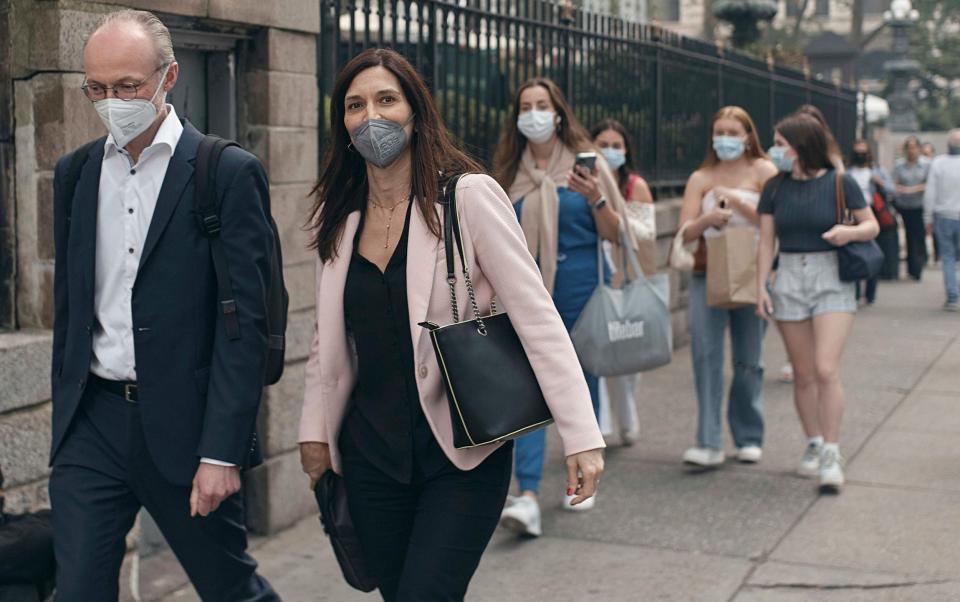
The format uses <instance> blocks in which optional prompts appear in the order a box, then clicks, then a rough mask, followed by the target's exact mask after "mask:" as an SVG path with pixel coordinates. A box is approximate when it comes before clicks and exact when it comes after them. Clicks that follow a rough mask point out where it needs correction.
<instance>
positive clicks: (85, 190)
mask: <svg viewBox="0 0 960 602" xmlns="http://www.w3.org/2000/svg"><path fill="white" fill-rule="evenodd" d="M103 151H104V145H103V144H95V145H93V147H92V148H91V149H90V153H89V154H88V155H87V161H86V163H84V165H83V169H81V170H80V178H79V179H78V180H77V187H76V189H75V190H74V197H73V199H65V202H67V203H72V206H71V210H70V219H71V221H72V222H73V223H72V224H71V225H70V233H69V235H68V236H69V239H70V240H71V241H75V243H73V242H71V243H68V248H69V247H74V248H75V249H76V250H77V251H78V252H79V253H80V254H81V255H80V257H78V258H77V265H79V266H80V269H81V270H82V273H83V286H84V289H83V290H84V294H85V295H86V296H88V297H89V298H90V300H91V302H92V300H93V291H94V280H95V278H96V276H95V274H96V269H97V263H96V262H97V210H98V207H99V204H100V171H101V169H102V167H103ZM74 245H75V246H74ZM68 262H69V251H68ZM68 265H69V263H68Z"/></svg>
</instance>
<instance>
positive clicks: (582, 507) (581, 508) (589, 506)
mask: <svg viewBox="0 0 960 602" xmlns="http://www.w3.org/2000/svg"><path fill="white" fill-rule="evenodd" d="M575 499H577V496H575V495H567V496H564V498H563V503H562V504H560V507H561V508H563V509H564V510H568V511H570V512H586V511H587V510H593V507H594V506H596V505H597V494H593V496H591V497H588V498H587V499H585V500H583V501H582V502H580V503H579V504H577V505H576V506H571V505H570V502H572V501H573V500H575Z"/></svg>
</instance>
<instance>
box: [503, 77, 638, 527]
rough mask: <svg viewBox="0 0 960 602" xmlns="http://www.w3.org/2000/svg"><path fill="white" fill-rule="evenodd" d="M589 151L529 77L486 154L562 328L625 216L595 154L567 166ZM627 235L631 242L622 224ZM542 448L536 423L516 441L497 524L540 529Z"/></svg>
mask: <svg viewBox="0 0 960 602" xmlns="http://www.w3.org/2000/svg"><path fill="white" fill-rule="evenodd" d="M596 150H597V149H596V147H595V146H594V145H593V143H592V141H591V140H590V137H589V134H588V133H587V131H586V130H585V129H584V127H583V126H582V125H581V124H580V122H579V121H577V118H576V117H575V116H574V114H573V111H572V109H571V108H570V105H569V104H568V103H567V101H566V99H565V98H564V96H563V93H562V92H561V91H560V89H559V88H558V87H557V85H556V84H555V83H553V82H552V81H551V80H549V79H545V78H536V79H532V80H530V81H528V82H527V83H525V84H524V85H523V86H522V87H521V88H520V90H519V92H518V93H517V97H516V99H515V100H514V105H513V113H512V115H511V117H510V118H508V119H507V121H506V124H505V126H504V131H503V134H502V136H501V139H500V143H499V145H498V147H497V152H496V155H495V156H494V160H493V162H494V172H495V175H496V177H497V179H498V180H499V182H500V184H501V185H502V186H503V187H504V189H506V190H507V191H508V194H509V196H510V200H511V201H512V202H513V203H514V208H515V209H516V210H517V216H518V218H519V219H520V225H521V227H522V229H523V233H524V236H525V237H526V240H527V247H528V248H529V249H530V252H531V254H532V255H533V256H534V258H536V260H537V263H538V265H539V266H540V272H541V275H542V276H543V282H544V285H545V286H546V287H547V290H548V291H550V293H551V294H552V295H553V300H554V303H555V304H556V306H557V310H558V311H559V312H560V317H561V318H562V319H563V322H564V324H565V325H566V327H567V330H570V329H571V328H573V325H574V324H575V323H576V321H577V318H578V317H579V316H580V312H581V311H582V310H583V307H584V306H585V305H586V303H587V300H588V299H589V298H590V296H591V294H592V293H593V291H594V289H596V287H597V284H598V281H599V278H600V276H601V275H600V274H598V267H597V242H598V237H600V238H603V239H605V240H609V241H614V242H619V240H620V231H621V223H622V220H623V217H622V216H624V215H625V213H624V200H623V196H622V195H621V194H620V190H619V187H618V186H617V182H616V180H615V179H614V177H613V174H612V172H611V171H610V168H609V166H608V165H607V163H606V161H605V160H604V159H603V158H602V157H601V156H598V157H597V161H596V167H595V169H594V170H593V171H592V172H590V171H588V170H586V169H585V168H583V166H577V167H575V162H576V156H577V153H578V152H585V151H596ZM598 155H599V153H598ZM627 236H628V237H630V240H631V244H632V241H633V234H632V233H631V232H629V229H628V231H627ZM605 272H606V270H605ZM603 276H604V278H608V277H609V274H607V273H605V274H603ZM585 377H586V379H587V384H588V386H589V388H590V396H591V398H592V400H593V405H594V411H595V412H596V410H597V408H598V404H599V391H598V381H597V378H596V377H595V376H593V375H590V374H585ZM545 448H546V432H545V431H543V430H540V431H537V432H534V433H531V434H529V435H526V436H524V437H521V438H520V439H518V440H517V442H516V448H515V454H516V456H515V468H514V470H515V474H516V477H517V480H518V482H519V485H520V496H518V497H516V498H509V499H508V505H507V507H506V509H505V510H504V512H503V516H502V518H501V524H502V525H503V526H505V527H507V528H509V529H511V530H513V531H516V532H517V533H520V534H524V535H531V536H537V535H540V533H541V528H540V507H539V504H538V494H539V487H540V478H541V475H542V472H543V459H544V451H545ZM572 493H573V492H571V491H568V492H567V498H566V500H565V501H564V504H563V507H564V508H566V509H569V510H589V509H590V508H592V507H593V505H594V498H590V499H589V500H586V501H585V502H583V503H581V504H579V505H577V506H571V505H570V500H571V499H572V497H573V496H572V495H571V494H572Z"/></svg>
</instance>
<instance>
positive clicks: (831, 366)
mask: <svg viewBox="0 0 960 602" xmlns="http://www.w3.org/2000/svg"><path fill="white" fill-rule="evenodd" d="M770 156H771V158H772V159H773V161H774V163H776V164H777V167H778V169H779V170H780V171H781V172H783V173H782V174H781V175H780V176H778V177H776V178H775V179H774V180H772V181H771V182H770V183H768V184H767V185H766V186H765V187H764V189H763V196H762V198H761V200H760V205H759V207H758V212H759V213H760V245H759V249H758V253H757V263H758V269H757V289H758V290H757V297H758V299H759V301H758V303H757V313H758V315H760V316H762V317H764V318H766V319H774V320H776V322H777V326H778V327H779V329H780V334H781V336H782V337H783V340H784V343H785V345H786V348H787V354H788V355H789V357H790V361H791V362H792V363H793V369H794V372H795V378H794V401H795V403H796V407H797V413H798V414H799V416H800V421H801V423H802V425H803V430H804V433H805V434H806V436H807V446H806V449H805V451H804V454H803V458H802V460H801V463H800V468H799V473H800V474H801V475H803V476H808V477H810V476H817V475H819V478H820V487H821V488H822V489H823V490H824V491H838V490H839V488H840V487H841V486H842V485H843V480H844V479H843V469H842V458H841V456H840V448H839V442H840V422H841V418H842V416H843V403H844V402H843V386H842V384H841V381H840V356H841V354H842V352H843V348H844V344H845V343H846V340H847V337H848V336H849V333H850V329H851V328H852V326H853V317H854V314H855V313H856V309H857V304H856V299H855V294H854V287H853V284H851V283H847V282H842V281H841V280H840V275H839V268H838V261H837V251H836V249H837V247H841V246H844V245H846V244H847V243H849V242H852V241H855V240H869V239H871V238H873V237H874V236H876V234H877V232H878V231H879V226H878V225H877V221H876V218H874V216H873V213H872V212H871V210H870V209H869V207H868V206H867V204H866V201H865V200H864V198H863V193H862V192H861V189H860V186H859V185H858V184H857V182H856V181H855V180H854V179H853V178H852V176H850V175H840V174H838V173H837V170H836V169H835V168H834V166H833V162H832V161H831V160H830V156H829V150H828V146H827V134H826V132H825V130H824V128H823V127H822V126H821V125H820V123H819V122H817V121H816V120H815V119H813V118H811V117H809V116H806V115H791V116H789V117H787V118H786V119H784V120H782V121H781V122H780V123H778V124H777V126H776V129H775V133H774V147H773V148H771V149H770ZM838 178H840V179H841V181H840V185H841V186H842V190H843V194H844V197H845V201H846V206H847V208H848V209H850V210H851V211H852V212H853V215H854V217H855V218H856V220H857V225H855V226H847V225H838V224H837V198H836V190H837V179H838ZM777 239H779V245H780V265H779V267H778V268H777V273H776V277H775V278H774V279H773V282H772V286H770V288H769V290H768V286H767V285H768V280H769V279H770V274H771V268H772V265H773V257H774V248H775V243H776V241H777Z"/></svg>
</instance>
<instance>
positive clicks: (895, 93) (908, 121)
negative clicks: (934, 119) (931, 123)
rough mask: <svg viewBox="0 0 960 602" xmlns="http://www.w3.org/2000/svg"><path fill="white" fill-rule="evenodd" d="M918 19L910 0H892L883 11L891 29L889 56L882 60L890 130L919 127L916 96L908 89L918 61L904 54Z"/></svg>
mask: <svg viewBox="0 0 960 602" xmlns="http://www.w3.org/2000/svg"><path fill="white" fill-rule="evenodd" d="M919 19H920V14H919V13H918V12H917V10H916V9H915V8H913V5H911V4H910V0H893V2H891V3H890V10H888V11H886V12H885V13H883V22H884V23H885V24H886V25H887V26H888V27H890V29H891V30H892V31H893V48H892V51H893V59H892V60H889V61H887V62H885V63H884V64H883V69H884V71H886V72H887V73H889V74H890V80H891V83H892V87H893V90H892V91H891V92H890V96H889V98H887V102H888V103H889V104H890V117H889V119H888V120H887V125H888V126H889V128H890V131H892V132H915V131H917V130H918V129H919V127H920V124H919V122H918V121H917V100H916V98H914V96H913V94H912V93H911V92H910V90H909V85H910V78H911V77H912V76H913V75H914V74H916V73H918V72H919V71H920V64H919V63H917V62H916V61H913V60H910V59H908V58H907V55H908V54H909V51H910V44H909V39H908V32H909V29H910V28H911V27H913V26H914V24H915V23H916V22H917V21H918V20H919Z"/></svg>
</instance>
